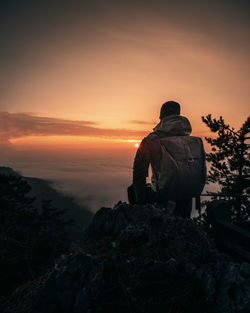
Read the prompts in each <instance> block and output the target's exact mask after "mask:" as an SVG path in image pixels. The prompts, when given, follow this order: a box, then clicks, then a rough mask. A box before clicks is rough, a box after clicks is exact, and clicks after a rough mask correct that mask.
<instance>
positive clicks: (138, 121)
mask: <svg viewBox="0 0 250 313" xmlns="http://www.w3.org/2000/svg"><path fill="white" fill-rule="evenodd" d="M129 123H130V124H140V125H154V124H157V123H156V122H149V121H140V120H131V121H129Z"/></svg>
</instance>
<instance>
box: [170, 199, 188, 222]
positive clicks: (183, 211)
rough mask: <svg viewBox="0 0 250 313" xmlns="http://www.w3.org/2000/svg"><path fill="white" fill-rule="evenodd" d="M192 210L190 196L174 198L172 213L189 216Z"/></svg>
mask: <svg viewBox="0 0 250 313" xmlns="http://www.w3.org/2000/svg"><path fill="white" fill-rule="evenodd" d="M191 212H192V198H191V199H190V198H189V199H181V200H176V206H175V210H174V215H177V216H181V217H187V218H190V216H191Z"/></svg>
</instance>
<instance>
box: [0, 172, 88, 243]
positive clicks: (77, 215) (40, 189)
mask: <svg viewBox="0 0 250 313" xmlns="http://www.w3.org/2000/svg"><path fill="white" fill-rule="evenodd" d="M0 174H4V175H15V176H22V175H21V174H20V173H18V172H16V171H14V170H13V169H12V168H10V167H0ZM22 177H23V179H24V180H26V181H27V182H28V184H29V185H30V186H31V192H30V196H31V197H35V198H36V200H35V202H34V206H35V207H37V208H38V209H39V208H40V207H41V203H42V201H43V200H45V201H47V200H52V204H53V205H54V206H55V207H57V208H59V209H66V208H68V209H69V210H68V212H67V213H66V214H65V218H68V217H70V218H72V219H73V221H74V223H75V225H74V226H73V227H72V232H73V235H74V237H75V236H80V235H81V233H82V231H83V230H84V229H85V228H86V226H87V225H88V224H89V223H90V221H91V219H92V216H93V213H91V212H90V211H89V210H88V209H87V208H85V207H83V206H81V205H79V204H77V203H76V201H75V199H74V198H73V197H70V196H66V195H64V194H62V193H61V192H59V191H57V190H56V189H54V188H53V187H52V185H51V184H52V183H51V182H50V181H46V180H44V179H40V178H34V177H24V176H22Z"/></svg>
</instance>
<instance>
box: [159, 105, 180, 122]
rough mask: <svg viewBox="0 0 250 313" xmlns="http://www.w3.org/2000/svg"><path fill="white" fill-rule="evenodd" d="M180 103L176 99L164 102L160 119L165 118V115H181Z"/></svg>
mask: <svg viewBox="0 0 250 313" xmlns="http://www.w3.org/2000/svg"><path fill="white" fill-rule="evenodd" d="M180 111H181V108H180V105H179V103H178V102H175V101H167V102H165V103H163V105H162V107H161V113H160V119H163V118H164V117H166V116H168V115H173V114H174V115H180Z"/></svg>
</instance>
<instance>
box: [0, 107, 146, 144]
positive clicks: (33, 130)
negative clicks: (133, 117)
mask: <svg viewBox="0 0 250 313" xmlns="http://www.w3.org/2000/svg"><path fill="white" fill-rule="evenodd" d="M96 125H97V123H96V122H92V121H74V120H67V119H59V118H51V117H41V116H34V115H31V114H27V113H9V112H0V138H1V140H2V141H8V140H9V139H14V138H20V137H25V136H87V137H103V138H114V139H115V138H121V139H134V138H135V139H137V138H138V137H143V136H145V135H146V133H147V132H146V131H140V130H132V129H123V128H119V129H112V128H99V127H96Z"/></svg>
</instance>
